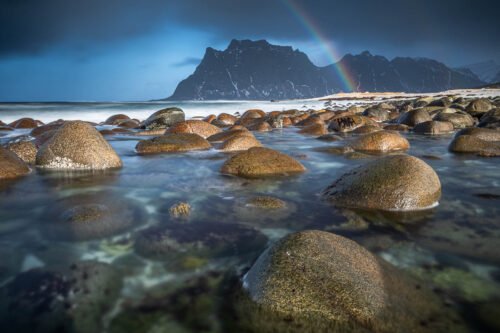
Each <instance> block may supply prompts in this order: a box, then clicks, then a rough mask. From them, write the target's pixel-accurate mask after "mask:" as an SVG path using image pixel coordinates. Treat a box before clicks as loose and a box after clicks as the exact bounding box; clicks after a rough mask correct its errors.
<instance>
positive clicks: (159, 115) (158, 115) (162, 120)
mask: <svg viewBox="0 0 500 333" xmlns="http://www.w3.org/2000/svg"><path fill="white" fill-rule="evenodd" d="M184 120H185V116H184V111H182V109H180V108H175V107H174V108H166V109H161V110H159V111H156V112H155V113H153V114H152V115H151V116H149V117H148V119H146V120H145V121H144V122H143V123H142V124H141V128H142V129H145V130H160V129H166V128H168V127H170V126H172V125H174V124H176V123H179V122H183V121H184Z"/></svg>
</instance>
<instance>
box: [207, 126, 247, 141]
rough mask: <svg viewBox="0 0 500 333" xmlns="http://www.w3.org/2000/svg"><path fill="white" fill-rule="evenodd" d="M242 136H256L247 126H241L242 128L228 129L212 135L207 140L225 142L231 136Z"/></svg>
mask: <svg viewBox="0 0 500 333" xmlns="http://www.w3.org/2000/svg"><path fill="white" fill-rule="evenodd" d="M240 136H254V135H253V134H252V132H250V131H249V130H247V129H246V128H245V127H241V129H235V130H230V129H228V130H227V131H224V132H220V133H217V134H214V135H211V136H209V137H208V138H207V140H208V141H209V142H224V141H226V140H229V139H231V138H234V137H240Z"/></svg>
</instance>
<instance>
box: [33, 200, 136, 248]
mask: <svg viewBox="0 0 500 333" xmlns="http://www.w3.org/2000/svg"><path fill="white" fill-rule="evenodd" d="M42 220H43V222H44V223H43V225H42V226H41V228H42V232H43V233H44V234H45V235H47V237H48V238H50V239H56V240H65V241H84V240H89V239H99V238H104V237H108V236H112V235H116V234H120V233H122V232H125V231H127V230H129V229H131V228H132V227H133V226H135V225H138V224H140V223H144V222H145V213H144V210H143V209H142V208H141V207H140V206H139V205H137V204H136V203H135V202H133V201H132V200H129V199H125V198H121V197H118V198H117V197H114V195H113V194H112V193H107V192H102V193H99V192H98V193H88V194H80V195H74V196H70V197H67V198H63V199H61V200H59V201H57V202H55V203H54V204H53V205H51V206H50V207H49V208H47V209H46V210H45V212H44V213H43V215H42Z"/></svg>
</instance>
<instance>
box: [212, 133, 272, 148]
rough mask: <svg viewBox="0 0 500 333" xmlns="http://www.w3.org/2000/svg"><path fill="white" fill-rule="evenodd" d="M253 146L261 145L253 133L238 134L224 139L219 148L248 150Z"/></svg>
mask: <svg viewBox="0 0 500 333" xmlns="http://www.w3.org/2000/svg"><path fill="white" fill-rule="evenodd" d="M253 147H262V143H260V141H259V140H257V139H256V138H255V137H254V136H253V135H251V136H250V135H240V136H235V137H232V138H230V139H227V140H226V141H224V143H222V145H221V147H220V149H221V150H222V151H240V150H248V149H250V148H253Z"/></svg>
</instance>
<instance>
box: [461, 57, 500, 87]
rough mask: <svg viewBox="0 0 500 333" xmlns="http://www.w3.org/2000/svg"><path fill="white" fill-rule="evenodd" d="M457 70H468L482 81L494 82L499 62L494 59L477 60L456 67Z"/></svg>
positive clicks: (499, 72) (499, 66) (499, 68)
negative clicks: (476, 61)
mask: <svg viewBox="0 0 500 333" xmlns="http://www.w3.org/2000/svg"><path fill="white" fill-rule="evenodd" d="M457 70H458V71H463V70H469V71H471V72H472V73H474V74H476V75H477V77H478V78H479V79H481V80H482V81H484V82H488V83H494V82H498V81H495V76H496V78H497V79H498V74H500V64H499V63H498V62H497V61H495V60H488V61H483V62H478V63H475V64H470V65H465V66H462V67H460V68H457Z"/></svg>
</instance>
